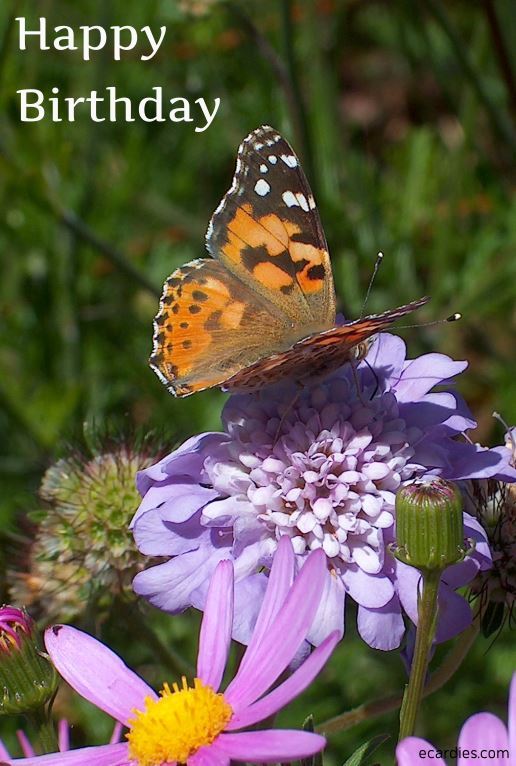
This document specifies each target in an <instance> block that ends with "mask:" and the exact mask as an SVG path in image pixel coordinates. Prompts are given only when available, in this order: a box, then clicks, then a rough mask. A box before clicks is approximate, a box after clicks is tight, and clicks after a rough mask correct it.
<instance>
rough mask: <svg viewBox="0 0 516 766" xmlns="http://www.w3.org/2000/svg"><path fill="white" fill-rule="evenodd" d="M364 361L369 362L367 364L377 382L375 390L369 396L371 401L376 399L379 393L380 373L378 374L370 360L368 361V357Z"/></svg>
mask: <svg viewBox="0 0 516 766" xmlns="http://www.w3.org/2000/svg"><path fill="white" fill-rule="evenodd" d="M364 362H365V363H366V364H367V366H368V367H369V369H370V370H371V372H372V374H373V378H374V382H375V386H374V391H373V393H372V394H371V396H370V397H369V401H371V399H374V398H375V396H376V394H377V393H378V389H379V388H380V379H379V377H378V375H377V374H376V372H375V371H374V369H373V368H372V367H371V365H370V364H369V362H368V361H367V359H364Z"/></svg>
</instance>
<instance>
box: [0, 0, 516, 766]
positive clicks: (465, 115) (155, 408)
mask: <svg viewBox="0 0 516 766" xmlns="http://www.w3.org/2000/svg"><path fill="white" fill-rule="evenodd" d="M16 16H25V17H26V19H27V23H28V26H30V25H32V26H36V22H37V19H38V17H39V16H45V17H46V18H47V22H48V26H49V29H52V27H53V26H55V25H58V24H67V25H69V26H72V27H74V28H76V29H78V27H79V26H80V25H81V24H100V25H102V26H104V27H109V26H110V25H111V24H131V25H133V26H135V27H137V28H140V27H142V26H145V25H150V26H151V27H152V28H153V29H154V30H157V28H158V27H159V26H160V25H166V26H167V35H166V39H165V42H164V44H163V45H162V47H161V48H160V50H159V52H158V54H157V55H156V56H155V57H154V58H153V59H152V60H151V61H147V62H142V61H141V60H140V55H141V53H142V51H141V50H136V51H133V52H132V53H130V54H128V55H126V56H125V58H124V59H123V61H121V62H114V61H113V59H112V51H111V49H110V48H106V49H104V50H103V51H102V52H100V53H98V54H94V58H93V59H92V61H91V62H88V63H86V62H84V61H82V59H80V57H79V55H78V54H77V53H73V52H57V51H55V50H51V51H40V50H38V49H37V48H36V46H35V45H34V44H33V43H31V44H30V46H29V47H30V50H28V51H26V52H21V51H20V50H19V49H18V37H17V34H18V27H17V24H16V23H15V22H14V18H15V17H16ZM515 24H516V22H515V15H514V7H513V5H512V3H511V2H510V0H483V1H482V2H478V3H470V2H467V1H464V2H452V3H448V2H446V3H445V2H442V0H401V1H400V0H398V1H397V2H390V3H387V2H382V1H381V0H342V1H341V2H338V1H337V0H307V1H306V2H292V1H291V0H274V1H271V2H269V3H263V2H258V0H255V1H250V2H234V3H229V2H222V0H220V1H219V2H216V1H215V2H213V0H212V1H211V2H210V0H183V2H175V1H174V0H168V1H167V0H149V2H146V3H140V2H136V1H133V2H127V0H125V1H123V0H111V2H109V3H105V2H103V1H102V0H76V2H74V3H69V2H64V0H38V2H37V3H35V2H20V0H11V1H10V0H4V2H3V3H2V5H1V7H0V45H1V49H0V99H1V114H2V117H1V122H0V179H1V181H0V199H1V210H2V213H1V219H0V220H1V227H0V258H1V259H2V263H1V279H0V474H1V484H2V491H1V493H0V519H1V523H2V529H3V530H4V534H5V533H7V534H8V537H7V538H5V539H6V540H7V542H6V544H5V545H3V548H4V550H3V553H4V554H5V555H4V557H3V561H2V566H3V568H4V570H5V569H6V568H9V566H10V543H9V541H13V540H15V538H16V539H17V537H18V536H19V534H20V532H19V529H20V520H21V521H23V518H24V514H25V513H26V512H27V511H31V510H33V509H34V508H35V507H37V504H38V501H37V499H36V494H35V493H36V492H37V488H38V484H39V482H40V479H41V476H42V473H43V472H44V470H45V469H46V468H47V466H48V465H49V464H50V463H51V461H52V460H53V459H54V458H55V457H58V456H60V455H62V454H64V452H65V449H66V448H65V445H66V444H68V443H70V442H73V440H74V439H76V438H78V436H79V435H80V433H81V431H82V427H83V423H85V422H87V423H88V424H92V423H93V424H97V425H98V426H99V427H101V428H104V427H108V426H109V424H111V423H116V424H117V427H118V425H119V424H120V423H122V424H123V423H126V424H130V427H131V428H133V427H134V426H135V425H136V426H137V427H140V428H141V429H143V431H146V430H149V429H152V428H154V427H156V426H157V427H159V429H160V431H161V433H162V434H163V435H164V437H165V440H166V441H167V442H168V443H169V444H170V445H173V444H175V443H176V441H177V440H179V439H182V438H184V437H186V436H187V435H190V434H192V433H195V432H198V431H201V430H210V429H217V428H218V427H219V414H220V408H221V405H222V403H223V401H224V396H223V395H222V394H220V393H218V392H205V393H202V394H199V395H197V396H194V397H191V398H188V399H186V400H183V401H177V400H174V399H173V398H172V397H171V396H169V395H168V394H167V392H166V390H165V389H164V387H163V386H162V385H161V384H160V383H159V381H158V380H157V378H156V377H155V376H154V375H153V373H152V372H151V371H150V370H149V368H148V367H147V364H146V360H147V357H148V355H149V351H150V344H151V333H152V330H151V323H152V318H153V316H154V314H155V312H156V308H157V295H158V294H159V292H160V289H161V284H162V282H163V280H164V278H165V277H166V276H167V275H168V274H169V273H170V272H171V271H172V270H173V269H174V268H175V267H177V266H179V265H180V264H182V263H184V262H185V261H187V260H189V259H192V258H197V257H200V256H202V255H203V253H204V244H203V241H204V232H205V229H206V226H207V223H208V220H209V217H210V215H211V213H212V211H213V210H214V208H215V207H216V205H217V204H218V202H219V200H220V198H221V196H222V195H223V193H224V192H225V191H226V189H227V188H228V186H229V183H230V180H231V176H232V173H233V169H234V163H235V155H236V150H237V147H238V144H239V143H240V141H241V140H242V139H243V137H244V136H245V135H246V134H247V133H248V132H249V131H250V130H252V129H254V128H256V127H257V126H258V125H260V124H263V123H269V124H272V125H273V126H274V127H276V128H277V129H279V130H280V131H281V132H282V133H284V134H285V136H286V137H287V138H288V139H289V140H290V141H291V143H292V144H293V146H294V148H295V149H296V151H297V152H298V154H299V155H300V156H301V157H302V159H303V162H304V165H305V170H306V172H307V175H308V177H309V179H310V181H311V183H312V186H313V188H314V191H315V195H316V197H317V201H318V206H319V209H320V212H321V216H322V220H323V224H324V227H325V231H326V235H327V239H328V242H329V246H330V251H331V255H332V262H333V268H334V275H335V282H336V289H337V294H338V298H339V303H340V308H341V310H343V311H344V312H345V314H346V315H348V316H357V315H358V314H359V312H360V309H361V305H362V302H363V298H364V295H365V291H366V287H367V283H368V279H369V276H370V273H371V270H372V265H373V263H374V259H375V255H376V253H377V251H378V250H382V251H383V252H384V253H385V255H386V258H385V259H384V262H383V265H382V268H381V270H380V273H379V275H378V278H377V280H376V282H375V285H374V288H373V290H372V294H371V297H370V301H369V306H368V308H369V310H370V311H371V312H373V311H381V310H383V309H386V308H389V307H392V306H395V305H398V304H400V303H403V302H406V301H409V300H412V299H414V298H417V297H419V296H421V295H424V294H429V295H431V296H432V301H431V303H430V304H428V306H426V307H425V308H424V309H423V311H421V312H419V313H418V317H417V321H421V322H423V321H431V320H435V319H442V318H443V317H445V316H447V315H448V314H450V313H452V312H456V311H459V312H462V314H463V320H462V322H460V323H458V324H453V325H446V324H444V325H440V326H437V327H435V326H434V327H423V328H418V329H408V330H404V331H402V334H403V337H404V338H405V339H406V340H407V343H408V344H409V350H410V355H411V356H415V355H417V354H419V353H422V352H427V351H434V350H435V351H442V352H444V353H447V354H450V355H452V356H454V357H455V358H459V359H464V358H465V359H468V360H469V362H470V368H469V370H468V371H467V372H466V373H465V374H464V375H463V376H462V377H461V379H460V380H459V382H458V387H459V389H460V391H461V392H462V393H463V394H464V395H465V396H466V398H467V400H468V402H469V404H470V406H471V408H472V409H473V412H474V414H475V416H476V418H477V419H478V421H479V429H478V431H477V432H476V433H475V435H474V437H475V438H476V439H478V440H481V441H483V442H484V443H501V440H502V435H503V430H502V429H501V427H500V426H499V425H498V424H497V423H496V422H494V421H493V420H492V418H491V413H492V411H493V410H498V411H499V412H501V413H502V414H503V415H504V417H505V419H506V420H507V421H508V422H509V423H514V422H516V378H515V375H514V364H513V355H514V335H515V325H516V311H515V302H514V299H515V295H516V287H515V285H516V257H515V233H516V207H515V202H514V195H513V189H514V172H513V171H514V165H513V162H514V152H515V148H516V137H515V130H514V117H515V115H516V84H515V71H516V65H515V61H514V45H513V41H514V39H515V37H514V34H515V32H516V30H515ZM511 40H512V43H511ZM144 52H146V51H144ZM110 85H116V87H117V89H118V94H117V95H125V96H129V97H131V98H132V99H133V100H134V101H135V102H136V101H138V100H139V99H141V98H143V97H145V96H148V95H152V91H151V88H152V87H154V86H157V85H160V86H162V87H163V89H164V96H165V98H173V97H177V96H184V97H187V98H189V99H190V100H191V101H192V102H193V101H194V100H195V99H196V98H198V97H201V96H202V97H204V98H205V99H207V100H208V99H209V100H211V99H213V98H216V97H219V98H220V99H221V106H220V109H219V112H218V114H217V116H216V118H215V120H214V122H213V124H212V126H211V127H210V128H209V129H208V130H206V131H205V132H204V133H195V132H194V127H193V125H194V124H192V123H179V124H173V123H170V122H168V121H167V122H164V123H144V122H141V121H137V122H134V123H129V124H126V123H125V122H122V121H119V122H117V123H109V122H104V123H94V122H92V121H91V120H90V119H89V116H83V117H82V118H79V119H78V120H77V121H76V122H75V123H68V122H64V121H63V122H61V123H53V122H52V121H51V120H50V119H48V118H47V119H45V120H44V121H41V122H38V123H30V124H29V123H27V124H22V123H21V122H20V119H19V102H18V96H17V95H16V90H17V89H19V88H40V89H41V90H43V91H45V93H46V94H47V95H48V94H49V93H50V89H51V88H52V87H53V86H57V87H59V89H60V91H61V94H62V95H70V96H75V97H77V96H81V95H83V96H87V95H89V92H90V91H91V90H92V89H96V90H98V91H102V90H103V89H104V88H106V87H107V86H110ZM210 103H211V101H210ZM132 511H133V509H128V518H130V516H131V514H132ZM4 594H5V595H4V597H5V598H7V597H8V594H7V593H5V589H4ZM156 619H158V618H156ZM189 619H190V618H187V617H184V618H176V619H175V620H170V619H168V618H167V619H166V620H165V622H163V620H162V619H161V618H159V620H158V621H159V624H160V630H161V629H162V630H163V631H164V632H165V635H166V636H167V638H170V632H171V631H174V635H176V638H177V641H178V642H179V644H181V645H182V646H183V649H184V650H185V651H186V652H188V651H190V652H192V651H193V648H192V646H191V643H192V639H191V627H190V626H191V622H189ZM191 619H195V618H191ZM170 622H174V623H178V625H177V626H175V627H173V628H171V627H167V626H168V623H170ZM179 623H180V624H179ZM348 624H349V625H350V629H349V636H348V637H347V638H346V640H345V641H344V643H343V644H342V646H341V648H340V650H339V653H338V656H337V657H336V658H335V659H334V661H333V662H332V664H331V666H330V667H329V670H328V672H327V673H326V674H325V676H324V678H322V679H321V681H320V683H319V684H317V685H316V686H315V687H314V688H313V689H312V690H311V691H310V692H309V693H307V694H306V695H305V697H304V698H303V699H301V700H300V701H299V703H296V705H295V706H293V708H292V711H291V712H290V713H287V714H285V715H284V716H283V720H288V721H289V722H290V723H291V724H296V725H298V724H299V721H300V720H302V718H303V717H304V715H305V713H307V712H309V711H310V710H312V711H313V712H314V713H315V715H316V717H317V719H318V720H319V721H320V720H322V719H324V718H325V717H327V716H329V715H332V714H335V713H337V712H339V711H341V710H343V709H345V708H347V707H351V706H353V705H356V704H359V703H360V702H363V701H364V700H365V699H367V698H371V697H374V696H375V695H376V694H377V693H378V690H379V689H382V690H384V691H385V692H389V691H392V692H394V691H396V690H397V689H399V687H400V684H401V683H402V679H403V671H402V666H401V662H400V661H399V658H398V656H397V655H395V654H393V655H386V654H382V653H380V652H373V651H372V650H368V649H366V648H365V647H364V646H363V645H362V644H361V642H360V641H359V640H358V639H356V638H354V629H353V627H352V625H353V619H352V617H351V616H350V619H349V621H348ZM106 630H107V634H106V635H107V636H108V637H109V639H110V641H111V643H112V645H113V646H114V647H116V648H117V649H118V650H119V651H121V652H122V654H124V656H125V657H127V658H128V659H130V660H132V661H133V662H140V663H143V664H145V663H151V658H152V654H151V653H150V652H149V653H147V654H145V651H144V650H141V649H137V648H135V647H134V646H132V645H128V644H127V642H124V640H123V639H122V638H121V637H120V635H117V633H116V630H115V628H114V627H113V624H112V623H111V627H110V628H109V627H108V628H107V629H106ZM488 646H490V644H489V642H487V641H485V642H482V641H480V642H479V643H478V645H477V646H476V647H475V650H474V651H473V653H472V654H471V655H470V656H469V657H468V659H467V661H466V664H465V666H464V668H463V671H462V672H461V674H459V676H458V677H457V678H456V679H454V680H452V682H451V683H450V684H449V687H447V689H446V690H445V692H444V695H443V696H439V695H437V697H436V698H435V699H431V700H429V701H428V702H427V703H426V704H425V709H424V713H423V715H422V717H421V726H420V732H421V733H423V734H425V735H426V736H428V737H430V738H432V739H433V740H434V741H435V742H436V743H437V744H439V745H440V746H442V747H444V746H450V745H451V743H453V742H454V737H455V734H456V732H457V731H458V727H459V724H460V723H461V722H462V721H463V720H464V718H465V717H466V716H467V715H469V714H471V713H473V712H475V711H476V710H478V709H481V708H483V707H489V708H490V709H492V710H493V711H495V710H499V711H502V710H504V707H505V699H506V695H507V686H508V679H509V676H510V671H511V666H514V664H515V663H514V656H513V657H512V658H511V654H510V646H511V644H510V636H509V635H508V632H507V631H505V632H502V634H501V636H499V638H498V640H497V641H496V642H495V644H494V646H492V647H491V648H490V649H489V651H487V649H488ZM192 656H193V655H192ZM151 664H152V663H151ZM153 672H157V671H153ZM158 675H159V673H158ZM451 695H453V697H452V696H451ZM450 699H453V704H452V703H451V702H450ZM70 704H71V703H70ZM65 707H66V706H65ZM74 709H75V711H76V712H75V713H73V712H71V711H72V708H71V707H66V710H65V712H66V713H67V714H68V715H70V716H71V717H72V718H74V716H75V722H76V724H77V727H78V728H77V733H76V734H75V742H76V743H77V744H79V743H81V742H84V741H86V740H88V739H89V740H90V741H91V739H93V740H94V741H96V742H97V741H103V737H104V733H103V732H104V730H103V729H102V726H101V724H100V723H99V718H98V716H96V715H95V716H92V714H91V713H90V712H88V711H87V709H86V708H85V707H84V706H80V705H79V706H77V704H76V705H75V708H74ZM395 724H396V716H395V715H391V716H387V717H386V718H385V719H381V720H378V721H375V722H373V723H371V724H367V725H365V726H362V727H360V729H359V730H358V731H355V730H353V731H352V732H349V733H347V734H345V735H342V736H340V737H339V738H338V739H336V740H335V743H337V744H333V745H331V746H330V751H329V755H328V757H327V763H328V764H329V766H334V764H340V763H342V762H343V760H345V759H344V757H343V756H344V755H347V754H349V753H351V752H352V750H353V749H354V748H355V747H356V746H357V745H358V744H359V743H360V742H361V741H362V738H363V737H365V736H370V735H371V734H372V733H375V732H377V731H390V732H391V733H394V732H395ZM10 741H11V740H10ZM387 751H388V749H386V750H385V752H387ZM337 754H338V755H337Z"/></svg>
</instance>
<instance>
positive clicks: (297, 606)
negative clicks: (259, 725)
mask: <svg viewBox="0 0 516 766" xmlns="http://www.w3.org/2000/svg"><path fill="white" fill-rule="evenodd" d="M326 572H327V570H326V556H325V555H324V553H323V551H322V550H321V549H319V550H316V551H314V552H313V553H311V554H310V555H309V556H308V558H307V559H306V561H305V563H304V565H303V568H302V569H301V572H300V573H299V574H298V576H297V578H296V580H295V582H294V585H293V586H292V587H291V588H290V591H289V593H288V596H287V598H286V601H285V603H284V605H283V607H282V608H281V609H280V611H279V613H278V614H277V616H276V619H275V620H274V624H273V625H271V626H270V629H269V631H268V632H267V635H266V636H264V639H263V640H262V642H261V643H260V645H259V646H257V647H256V649H255V652H254V655H253V659H252V662H248V663H246V664H245V666H244V668H243V669H242V670H240V669H239V671H238V673H237V674H236V676H235V678H234V679H233V681H232V682H231V683H230V685H229V686H228V688H227V690H226V692H225V694H224V696H225V697H226V699H227V700H228V702H229V704H230V705H231V706H232V707H233V709H234V710H235V712H238V711H239V710H241V709H242V708H243V707H246V706H247V705H249V704H250V703H251V702H254V700H256V699H258V697H260V696H261V695H262V694H263V693H264V692H265V691H266V690H267V689H268V688H269V687H270V686H271V685H272V684H273V683H274V681H275V680H276V679H277V678H278V676H279V675H280V673H282V672H283V670H285V668H286V667H287V665H288V664H289V662H291V661H292V659H293V657H294V655H295V653H296V652H297V650H298V649H299V647H300V646H301V644H302V643H303V640H304V638H305V636H306V634H307V633H308V631H309V629H310V626H311V624H312V622H313V619H314V617H315V613H316V611H317V608H318V606H319V602H320V600H321V595H322V591H323V588H324V581H325V577H326Z"/></svg>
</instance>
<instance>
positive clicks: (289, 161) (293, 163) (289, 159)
mask: <svg viewBox="0 0 516 766" xmlns="http://www.w3.org/2000/svg"><path fill="white" fill-rule="evenodd" d="M281 159H282V160H283V162H284V163H285V165H288V166H289V168H296V167H297V159H296V158H295V157H294V155H293V154H282V155H281Z"/></svg>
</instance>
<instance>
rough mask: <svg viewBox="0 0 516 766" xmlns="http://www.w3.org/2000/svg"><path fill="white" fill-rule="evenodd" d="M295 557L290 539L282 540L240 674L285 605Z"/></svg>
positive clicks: (282, 538)
mask: <svg viewBox="0 0 516 766" xmlns="http://www.w3.org/2000/svg"><path fill="white" fill-rule="evenodd" d="M295 564H296V561H295V556H294V550H293V548H292V543H291V542H290V538H289V537H287V536H286V535H283V536H282V537H281V538H280V541H279V543H278V547H277V549H276V553H275V554H274V558H273V561H272V566H271V571H270V575H269V581H268V584H267V590H266V591H265V596H264V598H263V602H262V606H261V608H260V612H259V614H258V618H257V620H256V625H255V627H254V631H253V635H252V638H251V640H250V642H249V646H248V647H247V651H246V653H245V654H244V656H243V658H242V662H241V663H240V668H239V672H241V671H242V670H244V668H246V667H247V665H248V664H249V662H252V661H253V658H254V655H255V654H256V651H257V649H258V648H259V647H260V646H261V643H262V641H263V639H264V637H265V636H266V635H267V631H268V630H269V627H270V626H271V625H272V623H273V622H274V619H275V618H276V615H277V614H278V612H279V610H280V609H281V607H282V606H283V604H284V603H285V599H286V597H287V594H288V591H289V588H290V586H291V585H292V582H293V580H294V569H295Z"/></svg>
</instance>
